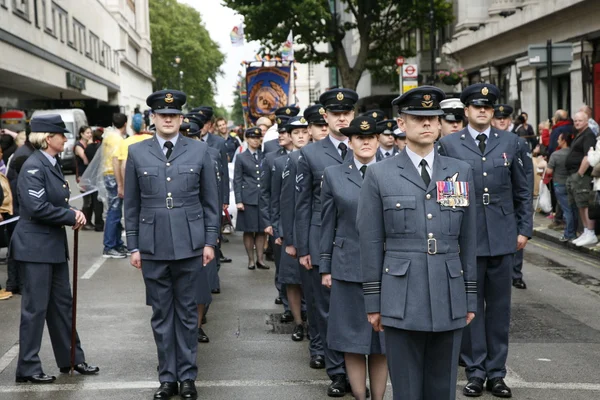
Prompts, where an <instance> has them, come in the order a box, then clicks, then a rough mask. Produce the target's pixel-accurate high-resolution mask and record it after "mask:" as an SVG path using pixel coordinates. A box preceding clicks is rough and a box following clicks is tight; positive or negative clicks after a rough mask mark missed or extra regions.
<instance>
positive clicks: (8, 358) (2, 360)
mask: <svg viewBox="0 0 600 400" xmlns="http://www.w3.org/2000/svg"><path fill="white" fill-rule="evenodd" d="M18 355H19V343H15V344H14V345H13V347H11V348H10V349H8V351H7V352H6V353H4V355H3V356H2V357H0V374H1V373H2V372H3V371H4V370H5V369H6V367H8V366H9V365H10V363H11V362H12V361H13V360H14V359H15V358H16V357H17V356H18Z"/></svg>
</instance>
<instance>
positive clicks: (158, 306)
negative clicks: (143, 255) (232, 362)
mask: <svg viewBox="0 0 600 400" xmlns="http://www.w3.org/2000/svg"><path fill="white" fill-rule="evenodd" d="M198 268H202V257H191V258H186V259H183V260H165V261H157V260H142V274H143V276H144V282H145V283H146V293H147V296H148V298H149V300H150V305H151V306H152V319H151V325H152V331H153V332H154V341H155V342H156V349H157V353H158V374H159V381H160V382H177V381H179V382H181V381H184V380H187V379H192V380H195V379H196V377H197V375H198V367H197V365H196V353H197V347H198V340H197V333H198V308H197V306H196V292H197V283H196V279H197V275H198V274H197V272H198Z"/></svg>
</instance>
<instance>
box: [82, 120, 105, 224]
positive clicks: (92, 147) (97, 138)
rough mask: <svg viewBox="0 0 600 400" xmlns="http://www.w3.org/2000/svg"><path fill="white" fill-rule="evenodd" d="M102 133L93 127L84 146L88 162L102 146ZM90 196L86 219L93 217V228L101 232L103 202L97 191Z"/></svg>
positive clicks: (102, 131)
mask: <svg viewBox="0 0 600 400" xmlns="http://www.w3.org/2000/svg"><path fill="white" fill-rule="evenodd" d="M103 134H104V130H103V129H102V128H99V129H94V131H93V132H92V140H91V142H90V143H89V144H88V145H87V147H86V148H85V152H84V153H85V156H86V157H87V159H88V161H89V162H92V160H93V159H94V157H95V156H96V152H97V151H98V149H99V148H100V146H102V135H103ZM90 197H91V202H92V205H91V211H92V212H91V214H90V219H88V222H89V221H90V220H91V218H92V217H93V218H94V230H95V231H96V232H102V231H104V218H103V213H104V204H103V203H102V200H100V199H99V198H98V192H94V193H92V194H91V195H90Z"/></svg>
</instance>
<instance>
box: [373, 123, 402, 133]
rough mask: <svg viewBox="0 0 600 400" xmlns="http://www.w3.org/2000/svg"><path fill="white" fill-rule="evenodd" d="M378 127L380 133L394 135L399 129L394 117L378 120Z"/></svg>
mask: <svg viewBox="0 0 600 400" xmlns="http://www.w3.org/2000/svg"><path fill="white" fill-rule="evenodd" d="M377 127H378V128H379V131H380V133H382V134H384V135H393V134H394V131H395V130H396V129H398V123H397V122H396V120H394V119H385V120H383V121H378V122H377Z"/></svg>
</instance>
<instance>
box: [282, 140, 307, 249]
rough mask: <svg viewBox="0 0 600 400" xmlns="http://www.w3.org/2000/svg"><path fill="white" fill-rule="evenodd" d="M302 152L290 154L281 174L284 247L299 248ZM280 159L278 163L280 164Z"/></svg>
mask: <svg viewBox="0 0 600 400" xmlns="http://www.w3.org/2000/svg"><path fill="white" fill-rule="evenodd" d="M301 155H302V152H300V151H299V150H298V151H294V152H292V153H290V155H289V156H288V158H287V160H286V161H285V165H284V167H283V173H282V174H281V195H280V197H279V198H280V202H279V210H280V212H279V215H280V217H279V234H280V235H281V237H283V246H294V247H296V248H298V243H297V242H296V238H295V236H296V235H295V223H294V221H295V220H296V171H297V170H298V158H300V156H301ZM280 162H281V159H280V158H278V159H277V160H276V163H277V164H279V163H280Z"/></svg>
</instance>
